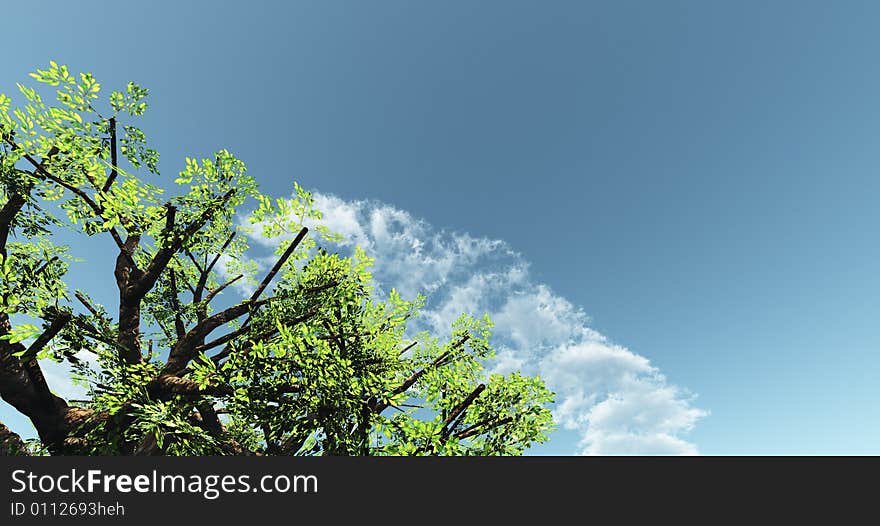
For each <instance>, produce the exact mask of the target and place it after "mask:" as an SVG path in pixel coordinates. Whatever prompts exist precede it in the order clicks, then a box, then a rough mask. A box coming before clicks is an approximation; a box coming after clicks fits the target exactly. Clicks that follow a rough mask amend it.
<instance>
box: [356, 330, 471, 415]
mask: <svg viewBox="0 0 880 526" xmlns="http://www.w3.org/2000/svg"><path fill="white" fill-rule="evenodd" d="M469 339H470V335H469V334H466V335H464V336H463V337H462V338H461V339H460V340H458V341H457V342H455V344H453V345H452V347H450V348H449V350H448V351H446V352H444V353H443V354H441V355H440V356H438V357H437V358H436V359H435V360H434V361H433V362H431V363H430V364H429V365H428V366H427V367H425V368H424V369H419V370H418V371H416V372H414V373H413V374H412V375H410V377H409V378H407V379H406V380H404V382H403V383H402V384H400V385H399V386H397V388H395V389H394V390H393V391H391V394H390V395H388V396H387V398H391V397H392V396H396V395H399V394H400V393H403V392H404V391H406V390H407V389H409V388H410V387H412V386H413V385H415V383H416V382H418V381H419V378H421V377H422V376H423V375H424V374H425V373H426V372H428V371H429V370H431V369H433V368H434V367H437V366H439V365H442V364H443V363H444V361H445V360H446V359H447V358H448V357H449V355H450V354H452V352H453V351H455V350H456V349H459V348H461V346H462V345H464V344H465V343H466V342H467V341H468V340H469ZM387 407H388V403H387V402H378V403H377V404H376V405H375V406H374V408H373V412H375V413H381V412H382V411H384V410H385V409H386V408H387Z"/></svg>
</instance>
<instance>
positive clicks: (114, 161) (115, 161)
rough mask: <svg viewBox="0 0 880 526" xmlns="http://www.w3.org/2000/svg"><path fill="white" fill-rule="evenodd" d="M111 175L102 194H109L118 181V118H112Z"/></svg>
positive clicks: (102, 189)
mask: <svg viewBox="0 0 880 526" xmlns="http://www.w3.org/2000/svg"><path fill="white" fill-rule="evenodd" d="M109 127H110V175H109V176H108V177H107V180H106V181H105V182H104V187H103V188H101V192H103V193H105V194H106V193H107V192H108V191H109V190H110V187H111V186H113V182H114V181H116V177H117V175H119V174H118V171H117V170H118V169H117V167H118V166H119V159H118V153H117V150H116V117H110V126H109Z"/></svg>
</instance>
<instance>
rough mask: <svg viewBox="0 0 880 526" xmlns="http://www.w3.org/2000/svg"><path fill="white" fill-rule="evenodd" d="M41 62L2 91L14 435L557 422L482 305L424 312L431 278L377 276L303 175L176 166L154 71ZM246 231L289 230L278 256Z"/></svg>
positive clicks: (342, 451)
mask: <svg viewBox="0 0 880 526" xmlns="http://www.w3.org/2000/svg"><path fill="white" fill-rule="evenodd" d="M32 77H33V78H34V79H36V81H38V83H39V84H38V85H37V88H35V87H28V86H25V85H23V84H19V85H18V87H19V91H20V93H21V97H23V99H24V100H23V105H22V106H19V107H13V106H12V101H11V99H10V98H9V97H7V96H6V95H3V94H0V135H2V140H0V207H2V208H0V397H2V399H3V400H4V401H6V402H7V403H8V404H9V405H11V406H12V407H13V408H15V409H16V410H17V411H19V412H20V413H22V414H24V415H25V416H27V417H28V418H29V419H30V421H31V422H32V423H33V426H34V428H35V429H36V431H37V434H38V436H39V439H38V440H36V441H33V442H31V443H28V442H26V441H24V440H22V439H21V438H20V435H19V434H17V433H15V432H14V430H11V429H9V428H8V427H7V426H6V425H3V424H2V423H0V454H34V453H50V454H104V455H107V454H168V455H213V454H238V455H251V454H259V455H515V454H521V453H522V452H523V451H524V450H525V449H526V448H528V447H529V446H530V445H531V444H533V443H535V442H540V441H543V440H545V439H546V433H547V431H548V430H549V429H550V428H551V426H552V420H551V416H550V411H549V409H548V408H547V405H548V404H549V403H551V402H552V393H550V392H549V391H548V390H547V389H546V387H545V386H544V383H543V382H542V381H541V380H540V379H539V378H537V377H529V376H524V375H522V374H519V373H516V372H514V373H510V374H507V375H500V374H490V373H489V372H488V371H489V367H488V365H489V364H490V363H491V359H492V357H493V354H494V351H493V349H492V347H491V345H490V341H489V338H490V329H491V326H492V324H491V321H490V320H489V319H488V318H487V317H483V318H476V317H472V316H468V315H462V316H461V317H460V318H459V319H458V320H457V321H456V322H455V323H454V324H453V326H452V327H451V332H450V335H449V336H448V337H446V338H439V337H437V336H436V335H431V334H429V333H424V332H423V333H419V334H410V332H409V331H407V322H408V321H409V320H412V319H413V318H414V317H415V316H417V315H418V312H419V309H420V308H421V307H422V305H423V303H424V298H421V297H418V298H411V299H404V298H402V297H401V296H400V295H399V294H398V293H396V292H395V291H394V290H392V291H391V292H390V294H388V295H387V297H379V294H378V292H377V290H376V289H375V287H374V286H373V282H372V276H371V274H370V268H371V265H372V260H371V259H370V258H369V257H368V256H367V255H366V254H365V253H364V252H363V251H362V250H359V249H358V250H356V251H355V253H354V254H353V255H351V256H350V257H345V256H344V255H340V254H338V253H330V252H328V250H326V247H324V246H322V244H321V243H322V242H323V243H324V244H325V245H327V246H329V245H332V242H333V241H337V240H338V239H339V238H338V236H337V235H336V234H334V233H332V232H330V231H329V230H327V229H326V228H324V227H323V226H321V225H320V221H321V218H322V215H321V212H320V211H319V210H317V209H316V208H315V206H314V200H313V198H312V195H311V194H310V193H309V192H307V191H305V190H304V189H303V188H301V187H300V186H299V185H296V184H295V183H294V193H293V196H292V198H289V199H273V198H270V197H268V196H266V195H263V194H261V193H260V192H259V189H258V186H257V183H256V180H255V179H254V178H253V177H252V176H250V175H248V173H247V171H246V168H245V165H244V163H243V162H242V161H241V160H239V159H237V158H236V157H235V156H234V155H233V154H231V153H230V152H228V151H226V150H220V151H218V152H216V154H214V155H213V156H212V157H209V158H203V159H195V158H193V159H190V158H187V159H186V160H185V163H184V166H183V168H182V170H181V171H180V172H179V174H178V177H177V178H176V179H175V180H174V182H173V184H168V185H166V186H171V188H168V189H166V188H162V187H160V185H158V184H156V183H157V182H158V181H159V178H158V177H157V176H158V173H159V171H158V161H159V154H158V153H157V152H156V151H155V150H153V149H152V148H150V147H149V145H148V143H147V140H146V136H145V134H144V133H143V131H141V129H140V128H138V127H137V126H135V125H134V124H135V123H136V121H137V118H138V117H140V116H141V115H143V114H144V112H145V111H146V110H147V95H148V91H147V90H146V89H144V88H143V87H141V86H139V85H137V84H135V83H128V85H127V86H126V87H125V89H122V90H118V91H111V92H110V94H109V96H108V97H106V98H103V97H102V96H101V95H102V86H101V85H100V84H99V83H98V81H97V80H96V79H95V78H94V77H93V76H92V75H91V74H89V73H82V74H73V73H71V72H70V71H69V69H68V68H67V67H66V66H64V65H58V64H56V63H55V62H51V63H50V65H49V67H48V68H47V69H44V70H37V71H36V72H35V73H33V74H32ZM49 86H51V87H54V97H52V99H54V100H52V101H51V102H50V103H47V102H44V99H43V95H44V94H45V93H48V92H50V91H52V88H50V87H49ZM150 181H153V182H152V183H151V182H150ZM169 194H173V195H172V196H171V197H168V195H169ZM244 212H247V217H248V218H249V221H250V223H249V224H247V225H241V224H239V223H238V222H237V221H236V217H237V215H242V214H243V213H244ZM307 225H309V226H311V227H312V231H311V232H310V231H309V228H307ZM62 229H64V231H65V232H70V231H73V232H74V233H75V235H77V236H97V237H99V238H102V239H103V240H104V241H103V242H105V243H106V246H107V251H106V252H104V253H103V254H101V255H98V254H92V255H91V259H95V258H98V257H101V256H104V257H107V258H110V259H109V261H108V265H107V268H108V270H109V269H111V268H112V269H113V270H112V275H110V272H109V271H108V272H107V275H106V276H105V277H103V279H105V280H106V282H107V288H108V290H113V291H114V295H117V293H118V295H117V297H118V301H117V302H115V303H114V304H112V305H108V306H106V307H105V306H104V305H102V304H99V303H98V302H97V301H96V300H95V299H93V295H94V294H95V292H94V291H92V295H90V293H89V291H87V290H80V289H77V288H75V285H76V284H75V283H69V280H68V270H69V268H71V266H72V265H76V264H78V261H77V260H76V259H75V258H73V257H72V255H71V252H70V250H69V247H68V246H65V245H64V244H61V243H58V242H57V239H58V232H59V231H61V230H62ZM247 231H250V232H258V233H259V235H261V236H263V237H265V238H269V239H273V240H277V243H278V246H277V250H276V251H275V260H274V264H273V266H272V267H271V268H270V269H269V270H268V271H265V270H263V271H261V269H260V268H259V266H258V265H256V264H254V263H253V261H252V260H251V259H250V258H248V257H247V253H248V235H247V233H248V232H247ZM315 234H317V236H316V235H315ZM93 268H95V269H99V268H100V267H99V266H95V265H93ZM96 271H97V270H96ZM99 279H101V277H100V276H99ZM242 290H246V291H248V292H250V294H249V295H247V294H243V293H242V292H241V291H242ZM224 292H225V294H222V293H224ZM83 353H91V354H93V355H94V356H93V359H91V360H83V359H82V357H83ZM41 360H55V361H57V362H68V363H69V364H70V365H71V367H72V370H73V371H74V376H75V379H76V380H78V381H81V382H83V383H84V384H85V385H86V386H87V389H88V396H87V397H86V398H87V399H85V400H65V399H62V398H61V397H59V396H58V395H57V394H55V393H54V392H53V390H52V386H50V385H49V384H48V382H47V380H46V377H45V375H44V374H43V372H42V369H41V365H40V361H41ZM90 362H94V363H96V364H97V366H96V367H93V366H91V365H89V363H90Z"/></svg>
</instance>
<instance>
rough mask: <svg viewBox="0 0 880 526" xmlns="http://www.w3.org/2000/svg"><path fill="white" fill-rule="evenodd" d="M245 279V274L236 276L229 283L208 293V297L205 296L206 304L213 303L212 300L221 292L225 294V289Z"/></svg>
mask: <svg viewBox="0 0 880 526" xmlns="http://www.w3.org/2000/svg"><path fill="white" fill-rule="evenodd" d="M243 277H244V274H239V275H238V276H235V277H234V278H232V279H231V280H229V281H227V282H226V283H224V284H222V285H220V286H219V287H217V288H215V289H212V290H210V291H208V295H207V296H205V303H211V300H213V299H214V297H216V296H217V294H220V293H221V292H223V289H225V288H226V287H228V286H230V285H232V284H233V283H235V282H236V281H238V280H240V279H241V278H243Z"/></svg>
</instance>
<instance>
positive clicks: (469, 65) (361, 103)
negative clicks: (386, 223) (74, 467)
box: [0, 1, 880, 454]
mask: <svg viewBox="0 0 880 526" xmlns="http://www.w3.org/2000/svg"><path fill="white" fill-rule="evenodd" d="M878 15H880V6H878V5H877V4H876V3H871V2H855V1H847V2H837V3H834V4H832V3H830V2H808V1H798V2H785V1H775V2H747V1H738V2H711V1H694V2H672V1H669V2H647V1H641V2H627V1H614V2H611V1H608V2H585V1H580V2H564V1H554V2H537V1H533V2H517V1H504V2H501V1H498V2H488V1H487V2H464V1H456V2H413V1H407V2H404V1H384V2H369V3H367V2H354V1H352V2H317V1H314V2H259V1H250V2H245V3H242V2H218V1H214V2H202V3H198V2H160V1H155V2H149V3H124V2H116V3H109V2H42V1H33V2H27V3H24V2H14V3H9V5H5V6H4V7H3V18H2V21H0V27H2V31H0V43H2V45H3V49H4V52H3V54H2V55H0V71H2V75H0V92H6V93H8V94H10V95H12V94H13V93H14V92H15V85H14V83H15V82H16V81H25V80H27V73H28V72H29V71H31V70H33V69H34V68H36V67H43V66H44V65H45V64H46V63H48V61H49V60H56V61H58V62H62V63H66V64H68V65H69V66H70V67H71V68H72V69H74V70H77V71H80V70H87V71H91V72H93V73H94V74H95V75H96V76H97V77H98V79H99V80H100V81H101V82H102V83H103V84H104V86H105V87H107V88H110V87H115V86H121V85H124V83H125V82H127V81H128V80H135V81H137V82H139V83H141V84H143V85H145V86H147V87H149V88H150V89H151V109H150V111H149V112H148V114H147V116H146V117H145V119H144V120H143V121H142V125H143V128H144V129H145V131H146V132H147V134H148V136H149V137H150V139H151V141H152V143H153V145H154V146H155V147H156V148H157V149H158V150H159V151H160V152H161V153H162V162H161V165H160V169H162V170H163V172H164V173H165V174H166V175H168V176H171V175H174V174H175V173H176V171H177V170H178V169H179V168H180V167H181V166H182V159H183V157H184V156H186V155H189V156H201V155H208V154H210V153H211V152H213V151H214V150H216V149H219V148H223V147H225V148H229V149H230V150H232V151H233V152H234V153H235V154H236V155H238V156H239V157H240V158H242V159H243V160H244V161H245V162H246V163H247V165H248V167H249V170H250V173H251V174H253V175H254V176H255V177H257V179H258V180H259V181H260V183H261V185H262V189H263V190H264V191H265V192H267V193H270V194H273V195H278V196H283V195H289V193H290V190H291V185H292V181H293V180H297V181H299V182H300V183H301V184H303V185H304V186H306V187H307V188H310V189H313V190H315V191H316V192H318V193H320V194H321V199H322V202H324V203H325V205H327V206H328V207H330V208H332V210H333V211H335V213H336V215H335V216H333V217H334V221H337V224H338V225H339V226H343V227H345V228H348V230H347V231H348V232H349V233H350V234H351V235H352V237H354V238H356V239H357V240H359V241H360V242H362V243H365V244H369V245H371V246H372V247H373V248H374V249H375V250H376V251H377V252H376V253H377V255H378V256H381V257H382V258H385V259H389V260H390V262H389V263H387V264H386V267H385V270H383V271H382V272H380V273H379V276H380V278H383V277H384V279H385V280H386V281H388V283H389V284H393V283H392V281H393V280H395V279H402V278H404V277H406V276H412V272H411V267H407V266H406V264H407V261H410V263H411V264H412V265H415V266H416V267H419V268H421V267H424V264H423V263H424V259H425V258H427V259H429V260H431V261H437V260H438V259H439V258H440V257H441V255H442V254H443V253H448V249H449V247H450V246H456V247H459V249H456V250H458V251H454V252H453V253H454V254H456V255H459V256H462V257H461V258H460V257H456V258H454V261H453V263H455V265H457V266H453V267H442V268H441V267H437V268H435V271H436V274H425V275H424V276H422V275H419V276H417V277H419V279H423V281H418V280H416V281H414V282H413V283H412V286H413V287H415V288H419V287H420V284H421V288H430V287H431V286H432V283H433V284H437V283H439V284H441V285H443V286H442V287H437V288H436V292H435V294H434V301H435V303H434V304H432V305H431V306H430V309H431V312H434V313H442V312H443V308H444V307H450V308H451V307H455V306H459V305H468V306H473V307H475V308H486V309H488V310H492V311H493V314H499V315H500V314H503V313H507V314H508V318H507V320H508V325H507V326H506V328H505V327H499V331H501V334H499V342H500V344H501V345H502V346H503V347H505V348H507V349H509V350H510V352H511V354H510V356H511V357H514V358H517V357H518V359H521V363H522V364H523V365H522V366H523V367H525V368H533V369H535V370H540V371H541V372H543V373H545V374H546V373H549V374H553V371H557V372H558V371H559V370H566V368H568V369H569V370H572V367H574V369H576V370H579V371H580V369H577V367H581V366H582V367H583V370H582V372H583V376H579V377H577V378H575V379H571V378H568V379H566V378H562V377H561V376H560V377H557V378H556V379H555V381H556V382H557V383H559V385H560V387H561V388H562V389H563V390H564V393H565V397H566V399H570V400H572V407H575V406H577V408H578V411H580V413H577V414H578V415H580V417H572V421H571V424H572V425H571V426H570V428H569V429H563V430H562V431H560V433H558V435H557V436H554V439H553V440H552V441H551V442H550V444H548V445H547V446H544V447H542V448H540V449H539V452H543V453H559V454H569V453H573V452H578V451H580V452H583V451H585V450H589V449H590V447H593V446H595V447H594V449H593V450H592V451H599V452H603V451H612V450H613V449H614V448H615V447H616V448H617V450H616V451H619V452H627V451H628V450H627V448H628V447H630V446H632V447H633V448H636V450H637V451H647V452H653V451H655V450H654V449H651V448H652V447H654V446H657V448H656V451H658V452H662V450H663V448H662V447H660V446H658V444H660V443H662V444H665V446H664V447H667V446H668V450H669V451H670V452H672V450H675V451H678V452H692V451H697V450H698V451H699V452H700V453H703V454H813V453H822V454H865V453H868V454H870V453H873V454H876V453H878V452H880V451H878V449H877V444H880V414H878V413H880V409H878V408H880V390H878V388H877V387H876V386H875V384H876V383H877V382H876V376H877V374H878V372H880V353H878V352H877V349H878V346H880V334H878V330H877V329H876V327H877V323H876V320H877V319H878V314H880V274H878V272H877V266H878V261H880V258H878V256H880V253H878V252H880V245H878V243H877V242H876V240H875V233H876V228H875V225H877V224H878V220H880V207H877V206H876V200H877V196H878V191H880V183H878V178H877V172H878V160H880V156H878V153H877V152H878V149H877V147H876V146H877V144H878V142H880V97H878V93H880V62H878V60H877V56H878V51H880V34H878V32H877V31H876V23H875V22H874V21H876V20H877V17H878ZM376 211H378V212H376ZM383 214H387V217H391V218H396V221H397V223H395V224H396V226H395V227H394V228H395V229H396V230H394V234H393V235H391V238H393V239H396V240H397V241H395V242H393V243H392V242H384V241H383V239H385V238H383V237H382V235H381V234H382V232H381V231H375V230H371V229H370V228H368V227H371V225H373V223H372V218H375V217H379V218H382V217H385V216H384V215H383ZM376 232H378V233H376ZM386 237H387V236H386ZM414 239H415V240H419V242H420V243H422V245H423V246H424V247H425V248H424V250H423V252H420V253H419V254H420V256H419V257H422V258H423V259H421V260H419V259H418V258H416V261H415V262H414V263H413V262H412V255H413V251H412V250H408V249H407V248H406V246H407V245H406V243H403V244H401V243H402V241H401V240H403V241H412V240H414ZM462 240H466V241H467V240H470V241H468V243H471V244H470V245H468V244H467V243H465V244H464V245H459V244H458V243H461V242H462ZM410 246H411V244H410ZM461 247H464V248H461ZM80 250H83V247H80ZM94 253H95V252H94V251H92V254H94ZM468 254H470V255H471V256H472V258H471V259H467V258H464V256H467V255H468ZM408 258H409V259H408ZM395 262H399V263H395ZM438 264H439V263H438ZM431 268H434V267H431ZM517 269H521V270H522V269H525V270H524V272H525V275H524V276H523V275H520V276H519V277H518V278H516V279H518V280H519V281H516V279H514V278H510V277H509V276H511V275H512V274H510V271H511V270H513V271H515V270H517ZM89 270H90V271H91V270H92V269H89ZM76 272H77V273H76V274H75V276H74V277H76V278H77V279H80V280H82V283H81V284H78V285H77V286H80V287H81V288H86V289H90V290H93V289H102V288H103V289H104V290H111V291H112V286H113V283H112V281H111V280H110V279H108V277H109V276H103V275H101V274H100V273H98V272H86V271H84V270H77V271H76ZM505 273H507V274H505ZM502 275H508V278H506V279H507V281H504V280H502V281H497V280H496V281H495V282H493V281H492V280H491V279H490V277H491V276H502ZM475 276H476V277H477V278H479V277H480V276H483V277H484V278H485V279H484V280H483V282H482V285H481V286H482V288H473V286H475V285H474V280H473V279H472V278H474V277H475ZM477 281H479V280H477ZM493 283H494V285H493ZM469 285H470V286H471V288H468V287H469ZM468 291H472V292H473V291H476V292H482V293H485V294H486V295H487V297H482V296H481V298H482V299H480V300H479V301H477V300H474V301H471V302H470V303H468V302H467V301H465V300H464V299H462V298H463V297H464V295H465V293H466V292H468ZM459 292H460V294H459V295H458V296H456V294H457V293H459ZM455 298H458V299H457V300H455V301H458V303H456V302H455V301H453V299H455ZM519 300H522V301H525V302H526V303H524V304H522V305H520V304H518V303H517V301H519ZM527 300H529V301H533V303H532V304H529V303H528V302H527ZM481 302H488V303H485V304H484V303H481ZM505 305H509V306H510V307H511V309H513V307H514V306H516V305H520V307H522V309H524V311H525V312H528V309H532V311H533V312H540V313H543V314H546V315H547V316H550V318H549V319H550V322H552V323H558V324H561V325H560V327H563V326H564V327H565V329H564V330H563V329H560V332H557V333H553V334H554V335H555V336H553V338H556V339H552V338H549V336H547V335H543V336H542V335H541V332H540V331H537V332H534V333H530V334H529V335H527V336H524V335H522V334H520V335H519V338H520V339H519V340H517V334H516V333H515V328H516V327H517V326H519V325H518V322H520V321H522V319H523V318H515V317H513V314H512V312H513V311H512V310H507V311H505V310H504V306H505ZM529 305H531V306H529ZM522 312H523V310H521V311H520V316H525V315H524V314H523V313H522ZM543 314H542V315H543ZM437 316H440V314H437ZM438 319H439V318H438ZM550 322H548V323H550ZM552 323H550V324H549V325H548V324H544V325H542V326H541V327H550V326H552ZM502 329H503V330H502ZM566 331H569V332H566ZM572 331H573V332H572ZM584 331H589V332H584ZM529 349H536V352H540V353H542V354H540V355H539V356H534V355H528V356H527V355H526V354H523V353H527V352H528V350H529ZM572 349H581V351H583V352H584V353H587V354H583V355H577V356H575V357H574V358H572V356H573V355H572V354H571V353H572V352H574V351H572ZM566 352H568V354H566ZM578 352H580V351H578ZM517 353H519V354H517ZM590 353H592V354H590ZM597 353H598V354H597ZM602 353H605V354H604V355H603V354H602ZM609 353H610V354H609ZM615 353H616V354H615ZM600 355H601V356H606V357H612V358H614V360H616V361H614V360H611V361H603V362H601V363H602V364H604V365H608V364H609V363H612V362H613V363H615V364H617V365H616V366H615V367H618V368H617V369H614V368H612V369H607V368H605V369H602V368H599V369H597V368H592V369H591V368H590V367H592V366H589V365H584V364H585V363H587V362H584V361H583V358H585V357H594V358H595V357H596V356H600ZM566 357H568V358H572V359H574V361H573V362H565V359H567V358H566ZM526 358H527V359H526ZM578 360H580V361H578ZM642 360H644V361H642ZM588 361H589V360H588ZM648 361H649V365H648ZM589 363H594V362H589ZM595 363H598V362H595ZM554 364H555V365H554ZM572 364H575V365H576V366H573V365H572ZM577 364H580V365H577ZM604 365H603V367H604ZM609 371H610V372H609ZM559 374H561V373H559ZM602 375H606V376H602ZM593 381H596V382H599V383H598V384H593V383H591V382H593ZM579 382H580V383H579ZM603 382H604V383H603ZM578 386H580V387H581V388H582V389H581V390H582V391H584V393H587V392H595V393H604V394H602V395H601V396H600V398H599V399H596V400H592V401H585V400H584V399H583V398H578V396H579V394H578V393H579V391H578ZM582 394H583V393H582ZM606 395H607V396H606ZM615 396H616V397H617V398H615ZM603 397H604V398H603ZM578 400H580V404H579V405H578V404H576V403H575V402H577V401H578ZM603 402H608V403H606V404H604V405H602V403H603ZM615 404H617V405H615ZM597 407H598V409H596V410H595V411H593V409H595V408H597ZM591 411H592V412H591ZM627 415H629V417H630V420H626V417H627ZM13 418H14V417H12V416H10V415H9V410H8V406H7V407H0V420H3V421H6V422H7V423H9V424H10V425H13V422H12V419H13ZM585 419H586V420H585ZM646 422H647V423H646ZM603 426H604V427H603ZM621 429H623V430H629V431H632V430H635V431H636V432H637V433H641V438H646V437H647V438H646V440H647V439H651V440H647V442H644V441H643V442H639V441H638V440H636V441H634V442H633V441H631V442H629V443H627V444H628V445H626V444H621V443H620V442H619V441H615V440H614V437H615V436H617V435H615V434H614V433H616V432H617V431H620V430H621ZM591 430H592V431H591ZM597 430H598V431H597ZM603 430H604V431H607V433H606V434H604V435H601V436H597V435H595V432H599V431H603ZM609 430H610V431H609ZM590 433H594V434H593V435H590ZM624 434H626V433H624ZM652 437H653V438H652ZM658 437H659V440H660V442H657V441H656V440H654V441H652V440H653V439H658ZM663 437H667V438H670V439H672V438H674V439H675V440H677V442H675V441H673V442H669V441H667V442H663V440H665V438H663ZM618 438H619V437H618ZM584 441H586V442H584ZM596 444H599V446H602V447H606V446H607V447H606V448H605V449H602V448H601V447H599V446H597V445H596ZM639 444H641V446H640V445H639ZM645 444H653V445H652V446H650V447H649V446H648V445H645ZM608 448H611V449H608ZM639 448H641V449H639ZM612 452H613V451H612Z"/></svg>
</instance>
